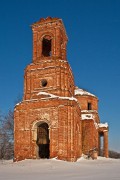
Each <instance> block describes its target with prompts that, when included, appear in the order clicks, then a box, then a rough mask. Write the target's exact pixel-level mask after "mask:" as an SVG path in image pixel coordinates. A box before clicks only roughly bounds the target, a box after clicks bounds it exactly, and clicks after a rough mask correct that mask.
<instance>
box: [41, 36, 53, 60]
mask: <svg viewBox="0 0 120 180" xmlns="http://www.w3.org/2000/svg"><path fill="white" fill-rule="evenodd" d="M51 46H52V40H51V37H50V36H46V37H44V38H43V40H42V55H43V56H44V57H49V56H51V55H52V53H51V49H52V48H51Z"/></svg>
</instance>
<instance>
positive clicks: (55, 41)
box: [32, 17, 68, 63]
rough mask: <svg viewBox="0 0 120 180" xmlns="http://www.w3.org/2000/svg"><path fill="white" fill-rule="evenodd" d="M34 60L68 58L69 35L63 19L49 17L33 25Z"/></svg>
mask: <svg viewBox="0 0 120 180" xmlns="http://www.w3.org/2000/svg"><path fill="white" fill-rule="evenodd" d="M32 31H33V62H34V63H40V61H43V60H46V59H61V60H65V59H66V45H67V40H68V38H67V35H66V31H65V28H64V25H63V22H62V20H61V19H58V18H51V17H48V18H46V19H43V18H41V19H40V21H38V22H37V23H34V24H33V25H32Z"/></svg>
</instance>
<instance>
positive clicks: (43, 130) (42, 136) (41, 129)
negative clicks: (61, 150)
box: [37, 123, 50, 158]
mask: <svg viewBox="0 0 120 180" xmlns="http://www.w3.org/2000/svg"><path fill="white" fill-rule="evenodd" d="M49 144H50V142H49V129H48V124H47V123H42V124H40V125H39V126H38V127H37V145H38V156H39V158H49Z"/></svg>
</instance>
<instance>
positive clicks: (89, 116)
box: [81, 114, 94, 120]
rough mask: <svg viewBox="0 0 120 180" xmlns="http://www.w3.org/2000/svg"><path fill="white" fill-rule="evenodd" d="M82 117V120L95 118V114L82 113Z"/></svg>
mask: <svg viewBox="0 0 120 180" xmlns="http://www.w3.org/2000/svg"><path fill="white" fill-rule="evenodd" d="M81 118H82V120H84V119H94V115H93V114H81Z"/></svg>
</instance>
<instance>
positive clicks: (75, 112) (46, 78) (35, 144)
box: [14, 17, 108, 161]
mask: <svg viewBox="0 0 120 180" xmlns="http://www.w3.org/2000/svg"><path fill="white" fill-rule="evenodd" d="M32 31H33V60H32V63H31V64H29V65H28V66H27V67H26V69H25V74H24V97H23V101H22V102H20V103H19V104H17V105H16V106H15V109H14V137H15V141H14V160H15V161H19V160H23V159H26V158H29V159H38V158H54V157H57V158H58V159H61V160H66V161H76V160H77V158H79V157H81V155H82V154H86V155H89V154H90V152H94V150H97V153H98V155H99V154H100V146H101V145H100V137H101V136H103V154H104V156H105V157H108V125H107V123H105V124H101V123H100V119H99V115H98V98H97V97H96V96H95V95H93V94H91V93H89V92H87V91H85V90H83V89H79V88H78V87H76V86H75V84H74V78H73V73H72V70H71V68H70V65H69V63H68V61H67V58H66V45H67V41H68V38H67V34H66V31H65V27H64V25H63V22H62V20H61V19H58V18H51V17H48V18H46V19H43V18H42V19H40V21H38V22H36V23H34V24H33V25H32Z"/></svg>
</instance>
